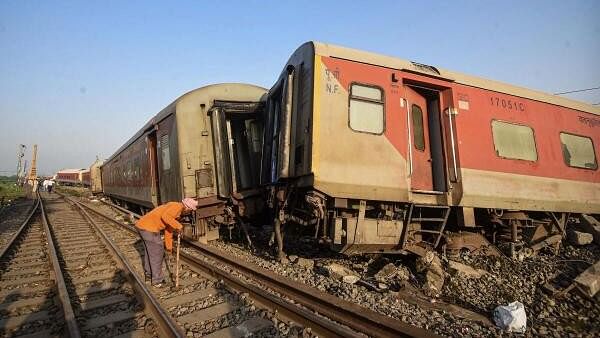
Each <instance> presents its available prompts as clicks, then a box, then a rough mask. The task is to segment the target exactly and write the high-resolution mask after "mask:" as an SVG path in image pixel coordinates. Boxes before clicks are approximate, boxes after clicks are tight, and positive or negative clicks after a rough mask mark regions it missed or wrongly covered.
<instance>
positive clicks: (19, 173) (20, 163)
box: [17, 144, 27, 185]
mask: <svg viewBox="0 0 600 338" xmlns="http://www.w3.org/2000/svg"><path fill="white" fill-rule="evenodd" d="M26 148H27V147H25V145H24V144H19V146H18V147H17V185H20V184H21V177H22V175H23V172H24V169H23V157H24V156H25V149H26Z"/></svg>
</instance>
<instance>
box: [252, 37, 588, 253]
mask: <svg viewBox="0 0 600 338" xmlns="http://www.w3.org/2000/svg"><path fill="white" fill-rule="evenodd" d="M266 109H267V116H266V122H265V138H264V139H265V143H264V146H263V163H262V168H263V170H262V178H261V181H262V183H263V184H268V185H270V186H271V189H270V190H271V194H272V198H273V200H274V201H275V206H274V208H275V213H274V214H275V215H276V218H275V220H274V223H275V232H276V236H277V238H278V242H279V246H280V248H281V247H282V244H281V241H280V238H281V236H280V233H279V232H280V226H281V224H282V223H286V222H296V223H300V224H305V225H311V226H315V227H316V228H317V229H316V230H317V231H321V233H322V235H323V236H324V237H325V238H327V239H328V240H329V241H331V244H332V247H333V249H335V250H337V251H340V252H344V253H348V254H350V253H355V252H382V251H385V252H399V251H413V252H421V253H422V252H423V250H425V249H430V248H435V247H437V246H438V245H439V244H440V243H442V239H443V238H444V237H445V243H446V244H447V245H452V243H454V244H456V243H464V242H467V241H470V240H471V239H472V238H476V239H475V240H474V242H473V243H475V242H477V243H481V242H482V241H485V240H484V239H483V237H481V236H470V235H469V236H466V235H462V236H459V237H460V238H459V239H458V240H453V238H456V237H454V236H453V235H456V233H448V231H447V230H449V229H450V230H473V232H471V233H470V234H474V233H480V232H481V231H480V230H481V229H483V230H484V233H485V235H487V238H488V239H489V240H492V241H496V242H498V243H500V242H502V243H505V244H507V246H509V247H510V249H511V252H512V253H513V254H514V253H516V252H517V251H519V250H520V249H523V250H531V249H530V248H531V247H533V248H540V247H542V246H545V245H550V244H556V245H558V242H560V239H561V238H562V236H563V235H564V232H565V227H566V224H567V220H568V219H569V215H573V214H574V215H578V214H581V213H591V214H598V213H600V171H599V170H598V156H599V155H600V153H599V151H600V150H599V148H598V147H600V116H599V115H600V108H599V107H594V106H591V105H588V104H584V103H581V102H576V101H573V100H569V99H566V98H562V97H558V96H553V95H549V94H544V93H540V92H537V91H533V90H529V89H524V88H520V87H516V86H511V85H507V84H503V83H499V82H495V81H490V80H485V79H481V78H476V77H472V76H467V75H464V74H460V73H456V72H452V71H447V70H442V69H439V68H436V67H433V66H428V65H423V64H419V63H415V62H410V61H405V60H402V59H397V58H393V57H388V56H383V55H378V54H373V53H368V52H363V51H358V50H354V49H349V48H344V47H339V46H334V45H329V44H323V43H318V42H309V43H306V44H304V45H302V46H301V47H299V48H298V50H296V51H295V52H294V54H293V55H292V56H291V57H290V60H289V61H288V63H287V64H286V66H285V68H284V71H283V72H282V74H281V76H280V78H279V80H278V81H277V83H276V84H275V85H274V86H273V88H272V89H271V90H270V92H269V95H268V99H267V103H266ZM446 225H448V227H446ZM469 238H471V239H469ZM464 246H468V244H465V245H464ZM456 247H458V248H459V247H461V244H456Z"/></svg>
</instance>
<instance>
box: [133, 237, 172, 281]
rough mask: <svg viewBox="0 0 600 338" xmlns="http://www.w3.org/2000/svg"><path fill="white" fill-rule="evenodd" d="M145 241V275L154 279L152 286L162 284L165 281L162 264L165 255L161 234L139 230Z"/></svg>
mask: <svg viewBox="0 0 600 338" xmlns="http://www.w3.org/2000/svg"><path fill="white" fill-rule="evenodd" d="M138 231H139V233H140V236H141V237H142V240H143V241H144V252H145V254H144V273H145V274H146V276H151V277H152V284H156V283H162V282H163V279H164V275H163V271H162V264H163V257H164V253H165V248H164V246H163V242H162V239H161V238H160V232H150V231H146V230H142V229H138Z"/></svg>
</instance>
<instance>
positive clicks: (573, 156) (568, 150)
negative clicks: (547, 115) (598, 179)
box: [560, 133, 598, 169]
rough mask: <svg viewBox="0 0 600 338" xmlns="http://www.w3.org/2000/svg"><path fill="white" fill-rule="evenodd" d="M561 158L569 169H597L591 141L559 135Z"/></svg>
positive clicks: (586, 138)
mask: <svg viewBox="0 0 600 338" xmlns="http://www.w3.org/2000/svg"><path fill="white" fill-rule="evenodd" d="M560 143H561V144H562V151H563V158H564V159H565V163H566V164H567V165H568V166H569V167H575V168H584V169H598V163H597V162H596V154H595V152H594V144H593V143H592V139H590V138H589V137H585V136H578V135H573V134H568V133H560Z"/></svg>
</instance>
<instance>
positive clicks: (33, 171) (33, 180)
mask: <svg viewBox="0 0 600 338" xmlns="http://www.w3.org/2000/svg"><path fill="white" fill-rule="evenodd" d="M36 162H37V144H34V145H33V154H32V157H31V165H30V168H29V175H28V176H27V183H29V184H30V185H31V192H32V193H33V192H36V191H37V166H36Z"/></svg>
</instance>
